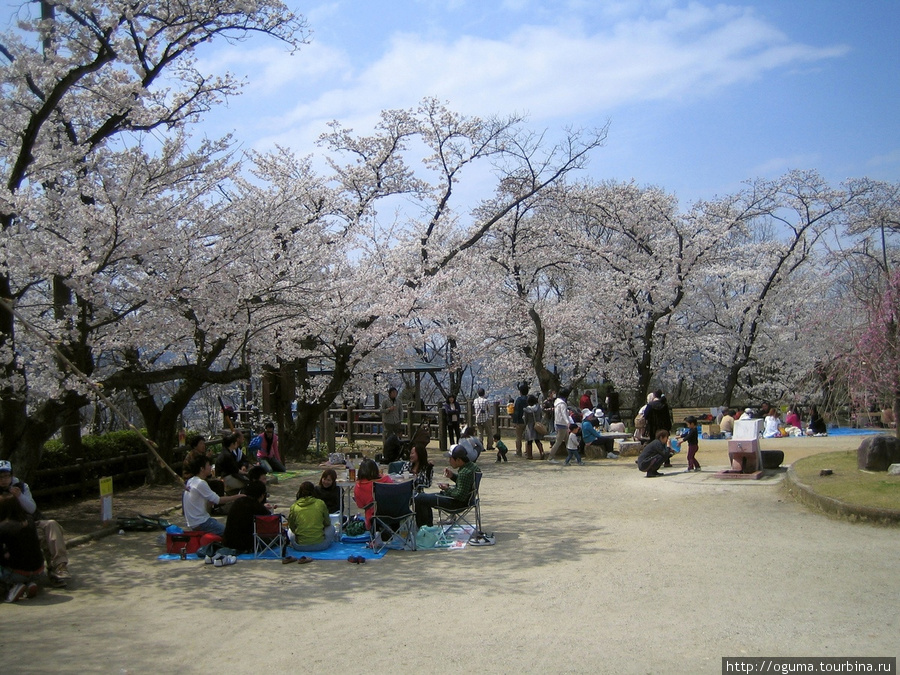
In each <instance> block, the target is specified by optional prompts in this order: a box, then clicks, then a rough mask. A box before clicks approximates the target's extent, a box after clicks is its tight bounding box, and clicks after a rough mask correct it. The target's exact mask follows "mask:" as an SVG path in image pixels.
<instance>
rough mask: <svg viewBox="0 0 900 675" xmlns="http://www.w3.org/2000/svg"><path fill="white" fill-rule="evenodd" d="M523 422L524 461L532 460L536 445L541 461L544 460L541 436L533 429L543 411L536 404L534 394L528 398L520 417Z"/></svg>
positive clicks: (536, 400)
mask: <svg viewBox="0 0 900 675" xmlns="http://www.w3.org/2000/svg"><path fill="white" fill-rule="evenodd" d="M522 417H523V419H524V420H525V459H534V456H533V455H532V448H533V444H534V443H537V448H538V452H540V453H541V459H544V446H543V444H542V443H541V435H540V434H538V433H537V431H535V429H534V423H535V422H537V421H539V419H540V418H541V417H543V409H542V408H541V406H540V404H539V403H538V398H537V396H535V395H534V394H530V395H529V396H528V401H527V405H526V406H525V410H524V411H523V415H522Z"/></svg>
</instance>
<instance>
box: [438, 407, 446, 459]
mask: <svg viewBox="0 0 900 675" xmlns="http://www.w3.org/2000/svg"><path fill="white" fill-rule="evenodd" d="M437 426H438V447H439V448H440V450H441V454H442V455H443V454H444V453H445V452H447V414H446V413H445V412H444V409H443V408H442V407H441V408H438V425H437Z"/></svg>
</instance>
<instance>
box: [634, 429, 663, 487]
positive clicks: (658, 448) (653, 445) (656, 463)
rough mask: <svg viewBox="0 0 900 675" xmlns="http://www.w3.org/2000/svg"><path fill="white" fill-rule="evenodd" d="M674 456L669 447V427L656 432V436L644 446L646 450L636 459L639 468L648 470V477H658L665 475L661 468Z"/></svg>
mask: <svg viewBox="0 0 900 675" xmlns="http://www.w3.org/2000/svg"><path fill="white" fill-rule="evenodd" d="M671 456H672V451H671V450H670V449H669V431H668V429H660V430H659V431H657V432H656V438H655V439H654V440H652V441H650V442H649V443H647V445H645V446H644V450H643V451H642V452H641V454H640V456H639V457H638V458H637V460H635V463H636V464H637V465H638V469H640V470H641V471H646V472H647V478H656V477H657V476H665V474H664V473H660V472H659V468H660V467H661V466H662V465H663V464H664V463H666V462H668V461H669V458H670V457H671Z"/></svg>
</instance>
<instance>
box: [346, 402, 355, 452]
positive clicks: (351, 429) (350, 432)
mask: <svg viewBox="0 0 900 675" xmlns="http://www.w3.org/2000/svg"><path fill="white" fill-rule="evenodd" d="M354 416H355V413H354V411H353V406H352V405H351V406H350V407H349V408H347V442H348V443H353V439H354V438H356V425H355V424H353V420H354Z"/></svg>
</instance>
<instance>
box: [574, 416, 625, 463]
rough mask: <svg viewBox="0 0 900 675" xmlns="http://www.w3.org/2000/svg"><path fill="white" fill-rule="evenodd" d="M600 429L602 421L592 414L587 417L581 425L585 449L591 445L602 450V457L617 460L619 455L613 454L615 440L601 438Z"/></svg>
mask: <svg viewBox="0 0 900 675" xmlns="http://www.w3.org/2000/svg"><path fill="white" fill-rule="evenodd" d="M599 427H600V420H598V419H597V417H596V415H594V413H590V414H589V415H588V416H587V417H585V419H584V421H583V422H582V423H581V438H582V440H583V441H584V445H585V447H587V446H589V445H590V446H594V447H595V448H598V449H599V450H600V456H601V457H610V458H611V459H617V458H618V455H617V454H616V453H615V452H613V439H612V438H604V437H603V436H601V435H600V431H599Z"/></svg>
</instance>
